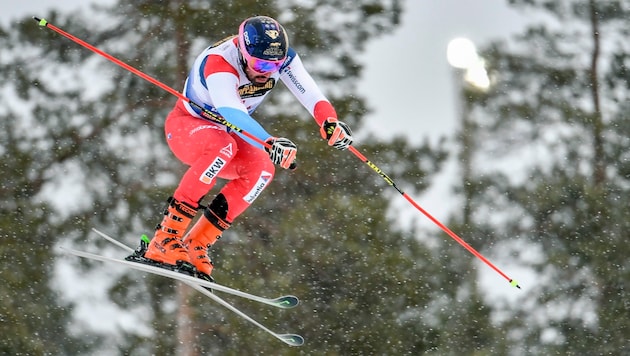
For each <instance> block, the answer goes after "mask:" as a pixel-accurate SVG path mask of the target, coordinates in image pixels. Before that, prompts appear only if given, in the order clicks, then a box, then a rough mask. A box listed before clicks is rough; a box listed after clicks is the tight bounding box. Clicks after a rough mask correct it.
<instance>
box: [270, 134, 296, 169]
mask: <svg viewBox="0 0 630 356" xmlns="http://www.w3.org/2000/svg"><path fill="white" fill-rule="evenodd" d="M265 142H266V143H268V144H269V145H270V147H265V150H266V151H267V153H269V158H271V161H272V162H273V163H275V164H279V165H280V167H282V168H284V169H288V168H291V169H293V168H294V167H295V165H292V164H293V161H294V160H295V155H296V154H297V146H296V145H295V143H293V142H291V140H289V139H288V138H284V137H269V138H268V139H267V141H265Z"/></svg>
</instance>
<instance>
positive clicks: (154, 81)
mask: <svg viewBox="0 0 630 356" xmlns="http://www.w3.org/2000/svg"><path fill="white" fill-rule="evenodd" d="M33 20H35V21H37V22H38V23H39V25H40V26H42V27H47V28H49V29H51V30H53V31H55V32H57V33H58V34H60V35H62V36H64V37H66V38H68V39H69V40H71V41H73V42H76V43H78V44H80V45H81V46H83V47H85V48H87V49H89V50H90V51H92V52H94V53H96V54H99V55H101V56H103V57H105V58H106V59H108V60H110V61H111V62H114V63H115V64H117V65H119V66H120V67H122V68H124V69H126V70H128V71H130V72H131V73H133V74H135V75H137V76H139V77H140V78H142V79H144V80H147V81H148V82H150V83H152V84H155V85H157V86H158V87H160V88H162V89H164V90H166V91H167V92H169V93H171V94H173V95H175V96H176V97H177V98H179V99H181V100H184V101H185V102H187V103H188V104H190V105H192V106H194V107H195V108H197V109H199V110H200V111H201V113H202V116H203V117H205V118H206V119H209V120H211V121H214V122H217V123H219V124H221V125H225V126H227V127H229V128H230V129H232V130H233V131H236V132H238V133H240V134H242V135H243V136H246V137H247V138H249V139H251V140H253V141H255V142H257V143H259V144H261V145H263V146H264V147H266V148H270V147H271V145H270V144H268V143H267V142H265V141H263V140H261V139H259V138H258V137H256V136H254V135H252V134H250V133H249V132H246V131H243V130H242V129H241V128H239V127H237V126H235V125H233V124H232V123H230V122H228V121H227V120H226V119H225V118H224V117H223V116H221V115H218V114H216V113H214V112H212V111H210V110H208V109H206V108H205V107H203V106H202V105H199V104H197V103H195V102H194V101H192V100H190V99H189V98H187V97H186V96H185V95H184V94H182V93H180V92H178V91H177V90H175V89H173V88H171V87H169V86H168V85H166V84H164V83H162V82H160V81H159V80H157V79H155V78H153V77H151V76H149V75H147V74H145V73H143V72H141V71H139V70H138V69H136V68H134V67H132V66H130V65H129V64H127V63H125V62H123V61H121V60H120V59H118V58H116V57H114V56H112V55H110V54H107V53H105V52H103V51H102V50H100V49H98V48H96V47H94V46H92V45H91V44H89V43H87V42H85V41H83V40H81V39H80V38H77V37H75V36H73V35H71V34H69V33H67V32H65V31H63V30H62V29H60V28H58V27H56V26H55V25H53V24H51V23H49V22H48V21H46V19H40V18H38V17H35V16H33ZM295 168H296V164H295V163H292V164H291V167H289V169H291V170H293V169H295Z"/></svg>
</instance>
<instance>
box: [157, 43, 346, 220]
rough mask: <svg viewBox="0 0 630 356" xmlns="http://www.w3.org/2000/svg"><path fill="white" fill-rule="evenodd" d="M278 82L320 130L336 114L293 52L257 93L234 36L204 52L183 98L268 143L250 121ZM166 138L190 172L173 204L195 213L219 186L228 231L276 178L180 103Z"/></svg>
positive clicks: (245, 146) (266, 164)
mask: <svg viewBox="0 0 630 356" xmlns="http://www.w3.org/2000/svg"><path fill="white" fill-rule="evenodd" d="M278 80H281V81H282V82H283V83H284V84H285V85H286V87H287V88H288V89H289V91H290V92H291V93H292V94H293V95H294V96H295V97H296V98H297V100H298V101H299V102H300V103H301V104H302V105H303V106H304V107H305V108H306V109H307V110H308V112H309V113H310V114H311V115H312V116H313V118H314V119H315V121H316V122H317V124H318V125H319V126H321V124H322V122H323V121H324V120H326V119H327V118H329V117H333V118H337V114H336V112H335V109H334V108H333V106H332V105H331V104H330V102H329V101H328V99H327V98H326V97H325V96H324V94H322V92H321V90H320V89H319V88H318V86H317V84H316V83H315V81H314V80H313V78H312V77H311V76H310V74H309V73H308V72H307V71H306V69H305V68H304V66H303V64H302V61H301V60H300V57H299V56H298V55H297V53H296V52H295V51H294V50H292V49H289V50H288V54H287V58H286V60H285V61H284V63H283V65H282V67H281V68H280V70H279V71H278V72H275V73H272V74H271V76H270V78H269V80H268V81H267V83H266V84H265V85H260V84H259V85H254V84H253V83H252V82H251V81H250V80H249V79H248V78H247V75H246V74H245V71H244V67H243V65H242V63H241V60H240V56H239V49H238V47H237V38H236V36H234V37H230V38H228V39H226V40H223V41H221V42H219V43H217V44H215V45H212V46H210V47H208V48H206V49H205V50H204V51H203V52H202V53H201V54H200V55H199V56H197V58H196V59H195V61H194V64H193V66H192V69H191V71H190V74H189V76H188V78H187V79H186V83H185V85H184V90H183V94H184V95H185V96H186V97H187V98H189V99H190V100H191V101H192V102H194V103H195V104H197V105H200V106H203V107H204V108H205V109H207V110H209V111H212V112H214V113H216V114H218V115H221V116H222V117H223V118H225V120H227V121H228V122H229V123H231V124H232V125H234V126H236V127H238V128H240V129H241V130H243V131H245V132H247V133H249V134H251V135H254V136H255V137H256V138H258V139H260V140H261V141H265V140H267V139H268V138H270V137H271V136H272V135H270V134H269V133H267V131H265V129H264V128H263V126H262V125H261V124H260V123H259V122H258V121H256V120H255V119H254V118H253V117H252V116H251V113H253V112H254V110H255V109H256V108H257V107H258V106H259V105H260V104H261V103H262V102H263V100H264V99H265V98H266V97H267V95H268V94H269V92H270V91H271V90H272V89H273V88H274V86H275V85H276V83H277V81H278ZM165 134H166V140H167V142H168V145H169V147H170V149H171V151H172V152H173V154H174V155H175V156H176V157H177V158H178V159H179V160H180V161H182V162H183V163H185V164H186V165H188V166H189V168H188V170H187V171H186V173H185V174H184V176H183V177H182V179H181V181H180V183H179V186H178V187H177V189H176V190H175V193H174V195H173V197H174V198H175V199H177V200H179V201H181V202H184V203H187V204H189V205H191V206H197V205H198V203H199V201H200V200H201V199H202V198H203V197H204V196H205V195H206V194H207V193H208V192H209V191H210V189H212V187H213V186H214V185H215V183H216V178H221V179H226V180H228V182H227V183H226V184H225V185H224V186H223V188H222V189H221V192H220V193H221V194H223V196H224V197H225V199H226V200H227V208H228V210H227V215H226V217H225V220H226V221H227V222H229V223H231V222H233V221H234V219H235V218H236V217H237V216H238V215H240V214H241V213H242V212H243V211H245V210H246V209H247V208H248V207H249V205H250V204H251V203H252V202H253V201H254V200H255V199H256V198H257V197H258V196H259V195H260V194H261V192H262V191H263V190H264V189H265V187H266V186H267V185H268V184H269V183H270V182H271V180H272V179H273V177H274V173H275V167H274V165H273V163H272V162H271V160H270V159H269V156H268V154H267V152H266V151H265V150H264V149H263V148H262V145H261V144H260V143H258V142H255V141H253V140H251V139H249V138H247V137H244V136H242V135H241V134H238V133H236V132H234V131H230V130H229V129H228V128H227V127H226V126H224V125H221V124H219V123H216V122H213V121H210V120H208V119H205V118H204V117H203V116H202V115H201V114H200V112H199V110H198V109H197V108H195V107H194V106H192V105H190V104H189V103H188V102H187V101H184V100H178V102H177V104H176V105H175V107H174V108H173V110H172V111H171V112H170V114H169V115H168V116H167V118H166V122H165Z"/></svg>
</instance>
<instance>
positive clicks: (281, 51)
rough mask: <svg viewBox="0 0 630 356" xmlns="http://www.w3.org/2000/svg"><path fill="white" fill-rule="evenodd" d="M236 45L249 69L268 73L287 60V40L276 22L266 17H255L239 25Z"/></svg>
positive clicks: (284, 32) (278, 67) (280, 26)
mask: <svg viewBox="0 0 630 356" xmlns="http://www.w3.org/2000/svg"><path fill="white" fill-rule="evenodd" d="M238 44H239V49H240V52H241V55H242V57H243V60H244V62H245V63H246V64H247V66H248V67H249V68H250V69H252V70H254V71H256V72H258V73H268V72H274V71H277V70H278V69H280V66H282V63H283V62H284V60H285V59H286V58H287V51H288V49H289V38H288V37H287V34H286V31H285V30H284V27H282V25H280V24H279V23H278V21H276V20H274V19H272V18H271V17H268V16H256V17H250V18H248V19H247V20H245V21H243V23H241V26H240V27H239V30H238Z"/></svg>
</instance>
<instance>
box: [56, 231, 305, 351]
mask: <svg viewBox="0 0 630 356" xmlns="http://www.w3.org/2000/svg"><path fill="white" fill-rule="evenodd" d="M92 230H94V232H96V233H97V234H99V235H100V236H101V237H103V238H105V239H106V240H108V241H109V242H111V243H113V244H115V245H117V246H118V247H120V248H122V249H125V250H126V251H128V252H132V251H133V248H131V247H129V246H127V245H125V244H123V243H121V242H119V241H118V240H116V239H114V238H113V237H111V236H109V235H107V234H105V233H103V232H100V231H98V230H96V229H92ZM61 249H62V250H63V251H65V252H67V253H69V254H72V255H75V256H78V257H82V258H87V259H93V260H97V261H101V262H112V263H118V264H121V265H125V266H128V267H131V268H133V269H136V270H140V271H144V272H148V273H153V274H156V275H160V276H163V277H168V278H172V279H175V280H179V281H181V282H183V283H185V284H186V285H188V286H190V287H191V288H193V289H195V290H196V291H198V292H200V293H202V294H203V295H205V296H207V297H208V298H210V299H212V300H214V301H215V302H217V303H219V304H221V305H222V306H224V307H225V308H227V309H229V310H231V311H232V312H234V313H235V314H237V315H238V316H240V317H242V318H243V319H245V320H247V321H249V322H250V323H252V324H254V325H256V326H257V327H258V328H260V329H261V330H263V331H265V332H267V333H268V334H270V335H272V336H273V337H275V338H277V339H278V340H280V341H282V342H284V343H285V344H288V345H290V346H301V345H303V344H304V338H303V337H302V336H300V335H297V334H279V333H276V332H274V331H272V330H270V329H268V328H267V327H265V326H264V325H262V324H260V323H259V322H257V321H256V320H254V319H253V318H251V317H250V316H249V315H247V314H245V313H243V312H242V311H240V310H239V309H238V308H236V307H234V306H233V305H231V304H230V303H228V302H226V301H225V300H223V299H222V298H220V297H219V296H217V295H215V294H214V293H213V292H212V291H211V290H210V289H212V290H216V291H221V292H224V293H228V294H232V295H235V296H239V297H243V298H246V299H249V300H253V301H257V302H260V303H263V304H267V305H272V306H275V307H278V308H283V309H286V308H292V307H295V306H296V305H297V304H298V302H299V300H298V299H297V298H296V297H294V296H282V297H279V298H275V299H269V298H264V297H260V296H256V295H252V294H249V293H245V292H242V291H239V290H236V289H232V288H229V287H226V286H223V285H220V284H217V283H213V282H209V281H205V280H202V279H199V278H195V277H192V276H188V275H185V274H182V273H178V272H175V271H170V270H167V269H163V268H159V267H154V266H150V265H145V264H141V263H137V262H130V261H126V260H122V259H118V258H112V257H106V256H101V255H97V254H93V253H89V252H85V251H78V250H74V249H69V248H63V247H62V248H61Z"/></svg>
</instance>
